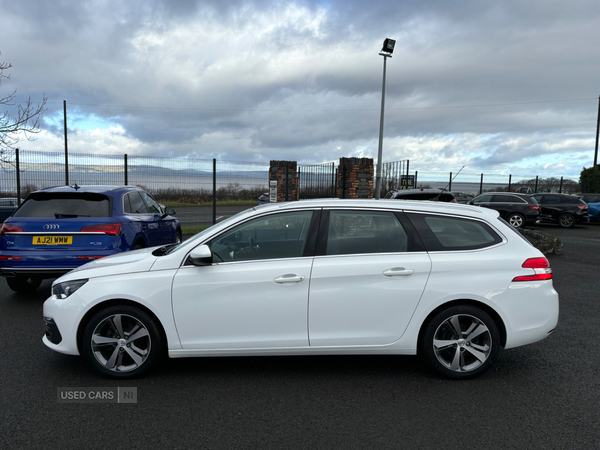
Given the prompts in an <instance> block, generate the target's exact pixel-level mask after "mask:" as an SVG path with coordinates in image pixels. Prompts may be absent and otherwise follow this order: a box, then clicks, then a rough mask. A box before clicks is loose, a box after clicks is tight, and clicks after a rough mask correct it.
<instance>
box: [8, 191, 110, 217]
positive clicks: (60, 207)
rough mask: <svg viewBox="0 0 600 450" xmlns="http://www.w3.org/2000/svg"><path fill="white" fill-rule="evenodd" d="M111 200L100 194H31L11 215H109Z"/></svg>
mask: <svg viewBox="0 0 600 450" xmlns="http://www.w3.org/2000/svg"><path fill="white" fill-rule="evenodd" d="M110 216H111V202H110V199H109V198H108V197H107V196H106V195H102V194H90V193H84V194H75V193H53V194H46V193H39V194H31V195H30V196H29V197H28V198H27V200H26V201H25V203H23V205H22V206H21V208H19V209H18V210H17V211H16V212H15V213H14V214H13V217H52V218H59V217H110Z"/></svg>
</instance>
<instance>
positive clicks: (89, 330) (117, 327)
mask: <svg viewBox="0 0 600 450" xmlns="http://www.w3.org/2000/svg"><path fill="white" fill-rule="evenodd" d="M81 344H82V345H81V347H82V353H83V355H84V356H85V357H86V358H87V359H88V361H89V362H90V363H91V364H92V365H93V366H94V368H95V369H96V370H98V371H100V372H101V373H102V374H104V375H107V376H109V377H111V378H120V379H123V378H133V377H137V376H139V375H141V374H143V373H144V372H146V371H147V370H148V369H150V368H151V367H152V366H153V365H154V364H156V363H157V362H158V360H159V359H160V356H161V354H162V351H163V346H164V342H163V338H162V334H161V332H160V329H159V327H158V325H157V324H156V322H155V320H154V319H152V318H151V317H150V316H149V315H148V314H147V313H146V312H144V311H142V310H141V309H138V308H136V307H133V306H129V305H121V306H111V307H108V308H106V309H103V310H102V311H100V312H98V313H97V314H95V315H94V316H93V317H92V319H91V320H90V321H89V322H88V323H87V325H86V326H85V331H84V333H83V342H82V343H81Z"/></svg>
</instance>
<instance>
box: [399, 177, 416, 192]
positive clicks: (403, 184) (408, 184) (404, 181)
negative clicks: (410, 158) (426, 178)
mask: <svg viewBox="0 0 600 450" xmlns="http://www.w3.org/2000/svg"><path fill="white" fill-rule="evenodd" d="M414 187H415V176H414V175H401V176H400V189H413V188H414Z"/></svg>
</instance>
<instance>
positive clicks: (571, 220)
mask: <svg viewBox="0 0 600 450" xmlns="http://www.w3.org/2000/svg"><path fill="white" fill-rule="evenodd" d="M558 224H559V225H560V226H561V227H562V228H573V227H574V226H575V217H573V214H569V213H562V214H561V215H560V216H558Z"/></svg>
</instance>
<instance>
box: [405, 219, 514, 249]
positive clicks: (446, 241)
mask: <svg viewBox="0 0 600 450" xmlns="http://www.w3.org/2000/svg"><path fill="white" fill-rule="evenodd" d="M408 216H409V218H410V220H411V222H412V223H413V224H414V226H415V228H416V229H417V231H418V233H419V234H420V235H421V239H422V240H423V243H424V244H425V247H426V249H427V251H430V252H431V251H448V250H475V249H480V248H485V247H490V246H492V245H495V244H498V243H500V242H502V238H501V237H500V236H499V235H498V234H497V233H496V232H495V231H494V230H493V229H492V228H491V227H490V226H488V225H487V224H485V223H483V222H480V221H477V220H471V219H466V218H462V217H446V216H437V215H427V214H408Z"/></svg>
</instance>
